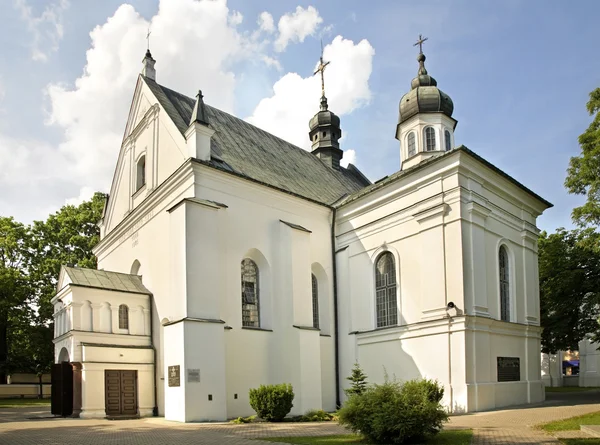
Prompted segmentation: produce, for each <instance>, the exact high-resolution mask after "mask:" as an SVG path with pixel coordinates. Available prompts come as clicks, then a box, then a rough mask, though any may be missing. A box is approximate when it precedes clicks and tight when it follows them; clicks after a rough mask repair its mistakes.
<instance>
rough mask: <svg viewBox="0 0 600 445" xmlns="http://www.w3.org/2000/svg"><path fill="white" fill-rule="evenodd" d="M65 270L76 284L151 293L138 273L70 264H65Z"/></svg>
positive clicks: (72, 282)
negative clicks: (132, 273)
mask: <svg viewBox="0 0 600 445" xmlns="http://www.w3.org/2000/svg"><path fill="white" fill-rule="evenodd" d="M63 271H64V273H66V274H67V275H68V276H69V278H70V279H71V284H73V285H75V286H82V287H93V288H96V289H106V290H113V291H119V292H131V293H136V294H148V295H150V294H151V292H150V291H149V290H148V289H146V287H145V286H144V285H143V284H142V278H141V277H140V276H138V275H129V274H125V273H118V272H109V271H106V270H96V269H86V268H83V267H70V266H63Z"/></svg>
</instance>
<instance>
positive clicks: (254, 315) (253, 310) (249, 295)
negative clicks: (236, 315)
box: [242, 258, 260, 328]
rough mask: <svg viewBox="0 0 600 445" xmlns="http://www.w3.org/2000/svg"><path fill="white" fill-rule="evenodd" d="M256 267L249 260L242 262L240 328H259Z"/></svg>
mask: <svg viewBox="0 0 600 445" xmlns="http://www.w3.org/2000/svg"><path fill="white" fill-rule="evenodd" d="M259 300H260V296H259V287H258V266H256V263H255V262H254V261H252V260H251V259H249V258H246V259H244V260H243V261H242V326H245V327H254V328H258V327H260V306H259Z"/></svg>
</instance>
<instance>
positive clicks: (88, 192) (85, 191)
mask: <svg viewBox="0 0 600 445" xmlns="http://www.w3.org/2000/svg"><path fill="white" fill-rule="evenodd" d="M94 193H95V190H94V189H92V188H91V187H82V188H81V190H80V191H79V196H77V197H75V198H69V199H65V204H66V205H72V206H78V205H79V204H81V203H82V202H84V201H89V200H90V199H92V197H93V196H94Z"/></svg>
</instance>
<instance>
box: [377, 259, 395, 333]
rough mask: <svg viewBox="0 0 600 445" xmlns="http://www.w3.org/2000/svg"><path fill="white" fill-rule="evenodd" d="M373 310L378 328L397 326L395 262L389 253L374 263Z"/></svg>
mask: <svg viewBox="0 0 600 445" xmlns="http://www.w3.org/2000/svg"><path fill="white" fill-rule="evenodd" d="M375 310H376V318H377V327H378V328H382V327H385V326H394V325H397V324H398V305H397V296H396V262H395V261H394V256H393V255H392V254H391V253H390V252H385V253H382V254H381V255H380V256H379V258H378V259H377V262H376V263H375Z"/></svg>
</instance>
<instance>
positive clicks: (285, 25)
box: [275, 6, 323, 52]
mask: <svg viewBox="0 0 600 445" xmlns="http://www.w3.org/2000/svg"><path fill="white" fill-rule="evenodd" d="M322 22H323V19H322V18H321V16H320V15H319V11H317V10H316V9H315V8H314V7H313V6H309V7H308V8H306V9H304V8H303V7H302V6H298V7H296V12H293V13H288V14H285V15H283V16H282V17H281V18H280V19H279V23H278V24H277V28H278V30H279V37H277V40H275V51H278V52H281V51H284V50H285V48H286V47H287V45H288V43H290V42H304V39H305V38H306V37H307V36H310V35H313V34H314V33H315V31H316V30H317V28H318V26H319V25H320V24H321V23H322Z"/></svg>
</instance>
